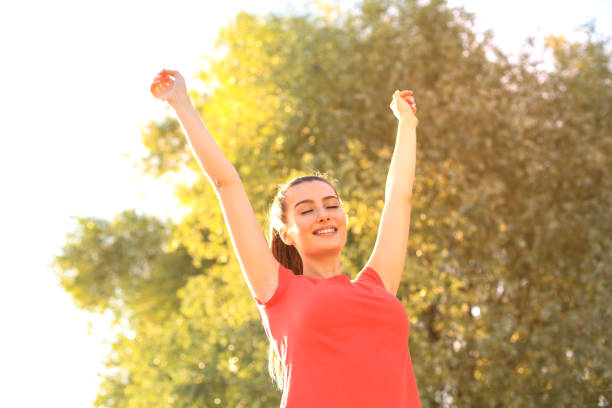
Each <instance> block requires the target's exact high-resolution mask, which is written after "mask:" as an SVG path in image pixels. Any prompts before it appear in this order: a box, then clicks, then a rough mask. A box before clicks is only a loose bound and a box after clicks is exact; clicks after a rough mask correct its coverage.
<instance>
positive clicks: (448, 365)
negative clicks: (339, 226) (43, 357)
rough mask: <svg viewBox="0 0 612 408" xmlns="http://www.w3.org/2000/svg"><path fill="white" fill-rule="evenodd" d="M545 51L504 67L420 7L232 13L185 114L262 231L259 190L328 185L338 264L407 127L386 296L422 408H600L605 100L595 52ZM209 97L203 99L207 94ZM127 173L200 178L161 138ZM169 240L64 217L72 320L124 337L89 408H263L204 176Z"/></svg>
mask: <svg viewBox="0 0 612 408" xmlns="http://www.w3.org/2000/svg"><path fill="white" fill-rule="evenodd" d="M585 27H586V30H585V33H586V34H587V37H588V38H587V39H586V40H585V41H584V42H577V43H570V42H568V41H566V40H564V39H563V38H562V37H558V38H555V37H549V38H547V39H546V41H547V45H548V49H549V50H550V51H551V52H552V53H553V57H554V60H555V64H556V65H555V69H554V71H553V72H550V73H548V72H545V71H542V70H541V69H540V68H539V61H537V60H532V59H530V56H529V55H528V54H524V55H523V56H522V58H521V59H520V61H519V62H518V63H517V64H513V63H511V62H509V61H508V59H507V58H506V57H505V56H504V54H503V53H502V52H501V51H500V50H498V49H497V48H496V47H495V46H494V45H493V44H492V41H491V40H492V35H493V33H492V32H490V31H489V32H487V33H485V35H484V37H483V38H482V39H481V38H479V37H478V36H477V35H476V34H475V33H474V31H473V15H471V14H469V13H466V12H465V11H464V10H462V9H450V8H448V7H447V5H446V3H445V2H444V1H441V0H434V1H431V2H429V3H428V4H426V5H419V4H418V2H417V1H416V0H405V1H400V0H369V1H363V2H362V3H361V4H360V5H359V9H358V10H357V11H356V12H355V13H350V12H349V13H345V14H342V15H340V17H339V18H337V19H333V18H329V16H311V15H302V16H299V15H297V16H275V15H273V14H270V15H268V16H265V17H262V16H254V15H250V14H247V13H240V14H238V15H237V16H236V18H235V20H234V21H233V22H232V23H231V24H229V25H228V26H227V27H225V28H224V29H222V30H221V32H220V33H219V38H218V41H217V46H218V47H219V48H223V49H225V50H226V51H227V53H226V54H225V55H224V56H223V57H220V58H218V59H213V60H211V66H210V68H208V69H206V70H203V71H201V72H200V73H199V78H200V79H201V80H202V81H204V82H205V83H206V84H208V85H209V86H210V87H211V91H210V92H209V93H208V94H204V95H200V94H197V93H195V92H191V93H190V95H191V97H192V99H193V101H194V104H195V105H196V107H197V109H198V110H199V112H200V113H201V116H202V118H203V120H204V121H205V123H206V126H207V128H208V129H209V130H210V131H211V134H213V136H214V137H215V140H216V141H217V143H218V144H219V146H220V147H221V149H222V150H223V151H224V152H225V154H226V156H227V157H228V158H229V159H230V161H231V162H232V163H233V164H234V165H235V167H236V169H237V170H238V172H239V174H240V176H241V179H242V181H243V183H244V185H245V188H246V190H247V193H248V195H249V198H250V200H251V203H252V204H253V208H254V209H255V212H256V214H257V216H258V221H259V222H260V225H261V226H262V233H265V232H266V231H267V223H266V220H265V218H264V217H265V213H266V210H267V208H268V205H269V204H270V202H271V200H272V197H273V195H274V193H275V189H276V185H277V184H278V183H281V182H284V181H286V180H287V179H288V178H291V177H293V176H295V175H298V174H304V173H309V172H310V171H312V170H322V171H326V172H328V173H329V174H330V175H331V177H332V178H333V179H335V180H337V181H338V183H337V184H338V186H337V187H338V190H339V193H340V195H341V196H342V199H343V201H344V202H345V203H346V205H347V208H348V213H349V217H350V220H349V228H350V230H349V235H348V241H347V246H346V248H345V250H344V252H343V254H344V255H343V256H344V258H345V259H344V262H343V265H346V266H347V267H348V268H351V269H352V271H353V272H351V273H352V275H353V276H354V274H355V273H356V272H357V271H358V270H359V269H360V268H361V267H362V265H363V264H364V262H365V260H366V259H367V257H368V256H369V255H370V252H371V250H372V248H373V246H374V241H375V238H376V232H377V228H378V221H379V219H380V211H381V210H382V205H383V200H384V185H385V180H386V174H387V170H388V165H389V162H390V159H391V154H392V151H393V146H394V138H395V127H396V120H395V118H394V116H393V114H392V113H391V111H390V110H389V107H388V104H389V100H390V98H391V94H392V92H393V91H394V90H395V89H411V90H413V91H414V96H415V99H416V100H417V103H418V106H419V111H418V116H419V127H418V129H417V139H418V141H417V144H418V147H417V169H416V180H415V188H414V194H413V201H412V217H411V219H412V225H411V231H410V240H409V253H408V259H407V262H406V269H405V273H404V277H403V279H402V284H401V286H400V289H399V292H398V298H399V299H400V300H401V301H402V302H403V304H404V305H405V307H406V311H407V313H408V315H409V319H410V323H411V331H410V348H411V355H412V359H413V365H414V369H415V374H416V378H417V384H418V387H419V393H420V396H421V401H422V403H423V406H448V407H451V406H452V407H455V406H456V407H506V406H511V407H514V406H521V407H540V406H550V407H557V406H577V407H578V406H594V405H595V404H598V403H605V402H606V401H610V400H611V399H612V396H611V395H610V393H611V391H610V386H609V384H610V383H611V380H612V370H611V369H610V367H612V356H611V352H610V343H609V339H610V338H611V337H612V336H611V334H612V331H611V327H610V322H611V321H612V319H610V310H612V304H611V301H610V300H609V296H608V294H609V293H610V292H611V289H612V288H610V286H611V282H612V279H611V278H612V276H611V274H612V272H611V271H612V268H611V262H610V254H611V253H612V248H611V242H610V230H611V228H610V227H611V220H610V217H609V216H607V217H606V215H607V214H608V213H609V210H608V209H609V208H610V207H611V195H610V192H611V191H612V188H611V186H610V183H611V182H610V177H609V176H610V174H609V173H610V169H612V166H611V163H610V161H611V159H610V157H612V155H611V154H610V153H611V152H610V149H611V147H610V146H611V143H610V142H611V137H610V136H611V135H610V129H611V128H612V127H611V123H610V121H611V119H610V118H611V117H612V115H610V111H611V102H612V84H611V81H610V78H611V75H610V53H609V52H608V51H607V50H606V48H605V46H606V45H607V44H608V42H607V40H603V39H598V38H596V36H595V35H594V33H595V30H594V26H593V25H586V26H585ZM213 86H214V87H213ZM142 137H143V142H144V143H145V145H146V146H147V148H148V149H149V152H150V154H149V156H148V157H146V158H145V159H144V161H143V163H142V166H143V170H144V171H146V172H148V173H150V174H154V175H157V176H162V175H165V174H169V173H172V172H176V171H179V170H181V169H191V170H192V171H194V172H195V173H197V174H200V168H199V167H198V164H197V162H196V161H195V160H194V159H193V157H192V156H191V154H190V152H189V150H188V147H187V145H186V141H185V137H184V135H183V134H182V132H181V131H180V127H179V126H178V123H177V122H176V121H175V120H174V119H173V118H167V119H166V120H164V121H163V122H162V123H155V122H152V123H150V124H149V126H148V129H147V130H146V131H145V132H144V133H143V135H142ZM176 191H177V199H178V200H180V201H181V203H182V204H183V205H186V206H188V207H189V208H191V213H189V214H188V215H187V216H185V217H184V219H182V220H181V222H180V223H179V224H178V225H172V224H171V223H169V222H167V223H166V225H164V224H163V223H161V222H158V221H156V220H154V219H151V218H149V217H145V216H137V215H135V214H134V213H133V212H125V213H123V214H121V215H119V216H118V217H117V218H116V220H115V221H114V222H113V223H110V224H109V223H106V222H104V221H102V220H93V219H84V220H80V224H79V225H80V227H79V228H78V229H77V231H76V232H75V233H74V234H73V235H72V236H71V237H70V239H69V242H68V243H67V244H66V246H65V248H64V252H63V254H62V255H61V256H59V257H58V274H59V275H60V277H61V278H62V284H63V285H64V287H65V288H66V290H68V291H69V292H70V293H72V294H73V296H74V298H75V301H76V302H77V304H78V305H79V306H80V307H83V308H87V309H89V310H94V311H102V310H105V309H111V310H113V311H114V312H115V313H116V314H117V315H118V316H122V317H125V318H126V319H128V321H129V328H130V330H131V331H132V333H133V334H130V335H128V334H125V335H122V336H120V337H119V339H118V340H117V342H116V343H115V344H114V346H113V352H112V353H111V355H109V360H108V362H107V366H108V368H109V373H108V374H107V375H106V376H105V379H104V382H103V383H102V386H101V389H100V394H99V396H98V399H97V401H96V406H100V407H145V406H146V407H148V406H153V405H154V406H159V407H163V406H168V407H170V406H171V407H177V406H180V407H209V406H210V407H217V406H227V407H247V406H248V407H274V406H278V405H279V402H280V395H279V394H278V392H277V391H275V389H274V388H273V386H272V383H271V380H270V379H269V377H268V376H267V369H266V365H267V339H266V337H265V333H264V331H263V327H262V326H261V321H260V316H259V314H258V312H257V309H256V307H255V304H254V300H253V299H252V298H251V295H250V292H249V291H248V288H247V286H246V284H245V282H244V280H243V277H242V274H241V271H240V268H239V265H238V263H237V260H236V258H235V255H234V254H233V250H232V245H231V242H230V240H229V234H227V232H226V231H227V230H226V226H225V224H224V220H223V216H222V213H221V209H220V206H219V204H218V202H217V197H216V196H215V194H214V193H213V190H212V189H211V188H210V186H209V185H208V180H207V179H206V178H205V177H200V178H199V179H198V181H197V182H196V183H194V184H193V185H189V184H185V185H177V189H176Z"/></svg>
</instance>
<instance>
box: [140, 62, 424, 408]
mask: <svg viewBox="0 0 612 408" xmlns="http://www.w3.org/2000/svg"><path fill="white" fill-rule="evenodd" d="M151 92H152V93H153V95H154V96H155V97H156V98H159V99H161V100H164V101H167V102H168V103H169V104H170V105H171V106H172V107H173V108H174V110H175V111H176V113H177V116H178V118H179V120H180V123H181V126H182V127H183V131H184V133H185V134H186V135H187V139H188V141H189V145H190V146H191V149H192V151H193V153H194V155H195V157H196V159H197V160H198V163H199V164H200V167H201V168H202V169H203V170H204V173H205V174H206V176H207V177H208V179H209V181H210V182H211V184H212V186H213V188H214V190H215V193H216V194H217V197H218V198H219V201H220V203H221V205H222V207H223V214H224V217H225V221H226V224H227V226H228V228H229V232H230V237H231V239H232V244H233V246H234V250H235V252H236V255H237V256H238V260H239V263H240V266H241V269H242V272H243V275H244V277H245V280H246V282H247V285H248V287H249V289H250V291H251V294H252V296H253V298H254V300H255V302H256V305H257V307H258V309H259V311H260V314H261V316H262V321H263V325H264V329H265V332H266V335H267V336H268V339H269V340H270V360H269V367H268V368H269V371H270V375H271V377H272V378H273V379H274V380H276V382H277V384H278V387H279V388H280V389H282V390H283V393H282V401H281V408H283V407H288V408H302V407H309V408H312V407H317V408H322V407H336V408H337V407H351V408H360V407H363V408H366V407H368V408H372V407H384V408H416V407H420V406H421V404H420V399H419V395H418V391H417V387H416V381H415V378H414V373H413V369H412V362H411V357H410V352H409V348H408V333H409V322H408V316H407V314H406V311H405V310H404V307H403V305H402V303H401V302H400V301H399V299H398V298H397V297H396V296H395V295H396V293H397V290H398V287H399V283H400V278H401V274H402V271H403V269H404V262H405V258H406V247H407V243H408V231H409V227H410V208H411V207H410V205H411V204H410V203H411V196H412V185H413V181H414V170H415V159H416V127H417V125H418V120H417V118H416V116H415V114H414V112H416V105H415V103H414V99H413V98H412V92H411V91H403V92H401V93H400V92H399V91H396V92H395V93H394V94H393V99H392V101H391V104H390V105H389V106H390V108H391V110H392V111H393V113H394V115H395V116H396V118H397V119H398V133H397V141H396V145H395V151H394V154H393V158H392V160H391V165H390V168H389V174H388V177H387V184H386V187H385V205H384V208H383V211H382V216H381V222H380V226H379V230H378V236H377V239H376V244H375V246H374V250H373V252H372V255H371V256H370V259H369V260H368V262H367V263H366V265H365V266H364V268H363V269H362V270H361V271H360V272H359V273H358V275H357V277H356V278H355V279H353V280H351V279H350V278H349V276H348V275H346V274H343V273H342V272H341V251H342V248H343V247H344V245H345V243H346V236H347V222H348V217H347V215H346V213H345V212H344V209H343V207H342V201H341V199H340V197H339V196H338V193H337V191H336V189H335V188H334V186H333V185H332V183H331V182H330V181H329V180H328V179H327V178H325V177H324V176H322V175H312V176H304V177H298V178H295V179H293V180H291V181H290V182H288V183H287V184H285V185H283V186H280V188H279V190H278V193H277V195H276V197H275V199H274V202H273V203H272V207H271V209H270V214H269V220H270V236H269V242H270V245H269V246H268V243H267V242H266V240H265V238H264V236H263V235H262V234H261V230H260V228H259V225H258V224H257V221H256V218H255V214H254V211H253V209H252V207H251V204H250V202H249V200H248V198H247V195H246V192H245V190H244V187H243V186H242V183H241V180H240V177H239V175H238V172H237V171H236V169H235V168H234V166H233V165H232V164H231V163H230V162H229V161H228V160H227V158H226V157H225V156H224V155H223V153H222V151H221V150H220V149H219V147H218V146H217V144H216V143H215V141H214V140H213V138H212V136H211V135H210V133H209V132H208V131H207V129H206V128H205V127H204V125H203V123H202V122H201V120H200V118H199V116H198V114H197V112H196V111H195V109H194V108H193V105H192V104H191V101H190V99H189V97H188V95H187V91H186V86H185V81H184V78H183V77H182V76H181V75H180V74H179V73H178V72H177V71H169V70H163V71H162V72H160V73H159V74H158V75H157V76H156V77H155V79H154V80H153V83H152V84H151ZM404 98H406V99H404Z"/></svg>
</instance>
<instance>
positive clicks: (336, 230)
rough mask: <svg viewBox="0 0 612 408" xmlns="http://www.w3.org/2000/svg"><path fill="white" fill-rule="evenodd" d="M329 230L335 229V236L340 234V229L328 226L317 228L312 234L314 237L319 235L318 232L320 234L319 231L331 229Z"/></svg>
mask: <svg viewBox="0 0 612 408" xmlns="http://www.w3.org/2000/svg"><path fill="white" fill-rule="evenodd" d="M329 228H333V229H334V234H335V233H336V232H338V228H337V227H334V226H333V225H328V226H327V227H322V228H317V229H316V230H314V231H313V232H312V234H313V235H317V232H318V231H321V230H325V229H329ZM332 235H333V234H332Z"/></svg>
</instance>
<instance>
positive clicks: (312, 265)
mask: <svg viewBox="0 0 612 408" xmlns="http://www.w3.org/2000/svg"><path fill="white" fill-rule="evenodd" d="M341 263H342V260H341V257H340V254H333V255H328V256H320V255H319V256H317V257H316V258H308V257H302V272H303V274H304V275H306V276H310V277H311V278H317V279H321V278H323V279H325V278H330V277H332V276H336V275H340V273H341V272H340V271H341Z"/></svg>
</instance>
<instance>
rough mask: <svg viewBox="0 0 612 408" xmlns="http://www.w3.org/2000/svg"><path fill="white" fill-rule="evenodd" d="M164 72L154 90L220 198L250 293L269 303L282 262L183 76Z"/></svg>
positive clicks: (154, 83)
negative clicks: (175, 118)
mask: <svg viewBox="0 0 612 408" xmlns="http://www.w3.org/2000/svg"><path fill="white" fill-rule="evenodd" d="M163 72H164V71H162V73H160V75H158V77H156V78H155V80H154V82H153V84H152V85H151V92H152V93H153V95H154V96H155V97H156V98H159V99H162V100H165V101H167V102H168V103H169V104H170V106H172V108H173V109H174V110H175V112H176V114H177V116H178V118H179V121H180V123H181V126H182V128H183V131H184V133H185V135H186V136H187V140H188V142H189V146H190V147H191V150H192V152H193V154H194V156H195V157H196V159H197V160H198V163H199V164H200V167H201V168H202V170H203V171H204V173H205V174H206V176H207V177H208V180H209V181H210V183H211V185H212V186H213V188H214V190H215V193H216V195H217V197H218V198H219V202H220V204H221V207H222V209H223V216H224V218H225V223H226V225H227V227H228V229H229V232H230V237H231V240H232V244H233V246H234V252H236V255H237V256H238V261H239V263H240V266H241V268H242V273H243V275H244V278H245V280H246V281H247V285H248V286H249V289H250V291H251V294H252V295H253V296H254V297H256V298H257V299H259V300H260V301H262V302H267V301H268V299H269V298H271V297H272V294H273V293H274V291H275V290H276V287H277V285H278V268H279V263H278V261H277V260H276V259H275V258H274V256H273V255H272V252H271V250H270V248H269V247H268V244H267V242H266V239H265V238H264V236H263V234H262V232H261V230H260V228H259V225H258V223H257V219H256V217H255V212H254V211H253V207H252V206H251V203H250V202H249V199H248V197H247V194H246V192H245V189H244V186H243V185H242V182H241V180H240V176H239V175H238V172H237V170H236V168H235V167H234V166H233V165H232V163H230V161H229V160H228V159H227V158H226V157H225V155H224V154H223V152H222V151H221V149H220V148H219V146H218V145H217V143H216V142H215V140H214V139H213V137H212V136H211V134H210V133H209V132H208V130H207V129H206V127H205V126H204V124H203V123H202V121H201V120H200V117H199V116H198V114H197V112H196V110H195V109H194V107H193V105H192V103H191V100H190V99H189V96H188V95H187V92H186V90H185V82H184V79H183V77H182V76H181V75H180V74H179V73H178V72H177V71H166V72H167V73H168V74H165V75H164V74H163ZM172 77H174V78H172Z"/></svg>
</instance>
